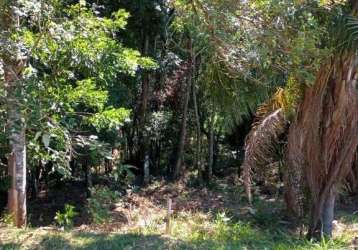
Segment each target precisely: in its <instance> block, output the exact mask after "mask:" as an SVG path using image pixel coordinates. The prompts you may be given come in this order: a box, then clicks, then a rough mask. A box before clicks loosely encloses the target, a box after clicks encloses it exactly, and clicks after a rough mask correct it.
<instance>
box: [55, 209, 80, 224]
mask: <svg viewBox="0 0 358 250" xmlns="http://www.w3.org/2000/svg"><path fill="white" fill-rule="evenodd" d="M77 214H78V213H77V212H75V207H74V206H72V205H69V204H66V205H65V210H64V212H62V213H61V212H60V211H57V212H56V216H55V221H56V223H57V224H58V225H59V226H62V227H64V228H65V229H68V228H72V227H73V219H74V217H75V216H76V215H77Z"/></svg>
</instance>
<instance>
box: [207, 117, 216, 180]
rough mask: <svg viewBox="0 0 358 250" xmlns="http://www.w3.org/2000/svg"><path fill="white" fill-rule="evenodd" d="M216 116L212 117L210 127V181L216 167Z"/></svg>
mask: <svg viewBox="0 0 358 250" xmlns="http://www.w3.org/2000/svg"><path fill="white" fill-rule="evenodd" d="M214 138H215V137H214V115H213V114H212V115H211V117H210V127H209V162H208V179H209V180H211V178H212V176H213V165H214Z"/></svg>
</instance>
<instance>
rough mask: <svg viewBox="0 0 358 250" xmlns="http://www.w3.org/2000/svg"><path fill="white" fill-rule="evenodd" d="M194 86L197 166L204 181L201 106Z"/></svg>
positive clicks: (201, 179) (200, 177)
mask: <svg viewBox="0 0 358 250" xmlns="http://www.w3.org/2000/svg"><path fill="white" fill-rule="evenodd" d="M193 65H195V63H193ZM192 87H193V90H192V92H193V104H194V113H195V122H196V157H195V158H196V159H195V161H196V163H195V165H196V167H197V169H198V173H199V179H200V181H203V172H204V170H203V166H202V162H201V145H202V142H201V127H200V116H199V108H198V102H197V98H196V89H195V84H193V85H192Z"/></svg>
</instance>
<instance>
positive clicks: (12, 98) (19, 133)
mask: <svg viewBox="0 0 358 250" xmlns="http://www.w3.org/2000/svg"><path fill="white" fill-rule="evenodd" d="M18 70H19V67H18V66H16V65H15V66H14V65H11V64H6V65H5V66H4V73H5V88H6V92H7V96H6V102H7V103H6V106H7V114H8V131H9V135H8V136H9V141H10V149H11V156H10V158H9V161H8V162H9V175H10V176H11V177H12V185H11V188H10V190H9V199H8V201H9V203H8V209H9V212H10V213H11V214H13V216H14V219H15V224H16V226H17V227H21V226H24V225H26V143H25V124H24V118H23V116H22V112H21V107H20V104H19V100H18V96H19V94H21V84H22V83H21V80H20V79H19V76H18V75H17V72H18Z"/></svg>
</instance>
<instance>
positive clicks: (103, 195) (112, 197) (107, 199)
mask: <svg viewBox="0 0 358 250" xmlns="http://www.w3.org/2000/svg"><path fill="white" fill-rule="evenodd" d="M90 191H91V197H90V198H88V199H87V201H88V203H87V206H88V210H89V214H90V216H91V218H92V220H93V222H94V223H95V224H101V223H105V222H108V221H109V218H110V210H111V206H112V204H113V203H115V202H116V200H117V199H118V196H119V194H118V192H114V191H112V190H110V189H109V188H108V187H103V186H95V187H93V188H91V189H90Z"/></svg>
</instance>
